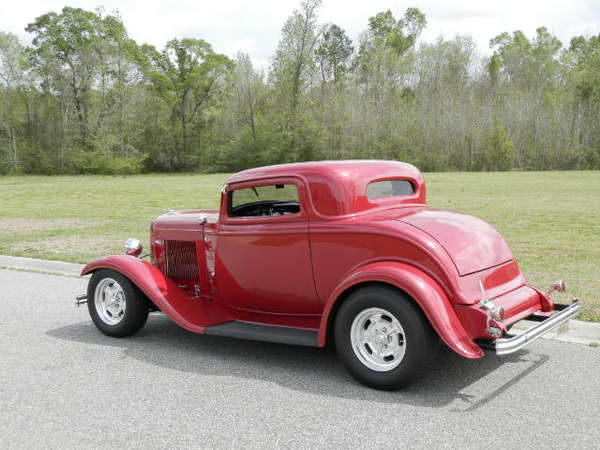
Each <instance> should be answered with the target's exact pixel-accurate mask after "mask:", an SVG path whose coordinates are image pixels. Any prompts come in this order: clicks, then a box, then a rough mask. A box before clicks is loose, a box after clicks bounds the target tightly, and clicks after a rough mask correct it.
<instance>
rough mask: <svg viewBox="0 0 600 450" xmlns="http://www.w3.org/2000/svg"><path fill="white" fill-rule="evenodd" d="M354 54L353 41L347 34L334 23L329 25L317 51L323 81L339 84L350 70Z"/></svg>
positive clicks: (324, 31)
mask: <svg viewBox="0 0 600 450" xmlns="http://www.w3.org/2000/svg"><path fill="white" fill-rule="evenodd" d="M353 52H354V47H352V40H351V39H350V38H349V37H348V36H347V35H346V32H345V31H344V30H343V29H341V28H340V27H339V26H337V25H335V24H333V23H332V24H329V25H327V26H326V27H325V28H324V30H323V33H322V34H321V37H320V39H319V41H318V45H317V49H316V50H315V55H316V58H317V62H318V64H319V68H320V70H321V78H322V80H323V81H324V82H325V81H331V80H333V81H334V82H335V83H339V82H340V81H341V79H342V77H343V76H344V75H345V74H346V72H347V71H348V70H349V68H350V57H351V56H352V53H353Z"/></svg>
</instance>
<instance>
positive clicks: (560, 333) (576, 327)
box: [0, 255, 600, 347]
mask: <svg viewBox="0 0 600 450" xmlns="http://www.w3.org/2000/svg"><path fill="white" fill-rule="evenodd" d="M83 267H84V266H83V264H73V263H66V262H62V261H47V260H43V259H34V258H23V257H20V256H6V255H0V269H11V270H23V271H27V272H38V273H46V274H50V275H60V276H67V277H79V274H80V273H81V270H82V269H83ZM533 325H535V322H527V321H522V322H519V323H518V324H516V325H515V326H514V328H515V329H517V330H526V329H527V328H530V327H532V326H533ZM543 338H544V339H554V340H557V341H563V342H573V343H577V344H584V345H591V346H598V347H600V322H584V321H582V320H570V321H569V322H567V323H566V324H564V325H562V326H561V327H559V328H558V329H556V330H552V331H550V332H548V333H546V334H545V335H544V336H543Z"/></svg>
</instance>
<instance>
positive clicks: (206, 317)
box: [81, 255, 225, 333]
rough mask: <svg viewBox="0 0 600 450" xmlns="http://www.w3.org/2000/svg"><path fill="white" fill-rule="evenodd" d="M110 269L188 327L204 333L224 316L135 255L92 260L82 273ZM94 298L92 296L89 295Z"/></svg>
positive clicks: (171, 316) (183, 326) (173, 318)
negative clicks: (206, 328)
mask: <svg viewBox="0 0 600 450" xmlns="http://www.w3.org/2000/svg"><path fill="white" fill-rule="evenodd" d="M98 269H111V270H114V271H115V272H119V273H120V274H122V275H124V276H126V277H127V278H128V279H129V280H130V281H131V282H132V283H133V284H135V285H136V286H137V287H138V288H139V289H140V290H141V291H142V292H143V293H144V294H146V296H147V297H148V298H149V299H150V300H152V301H153V302H154V304H155V305H156V306H158V307H159V308H160V309H161V310H162V311H163V312H164V313H165V314H166V315H167V316H169V317H170V318H171V319H172V320H173V321H174V322H175V323H177V324H178V325H179V326H181V327H182V328H185V329H186V330H189V331H193V332H195V333H203V332H204V328H205V327H207V326H209V325H214V324H215V323H221V322H223V321H224V320H225V319H224V318H223V317H222V316H221V315H220V314H218V313H217V311H216V309H215V308H211V307H208V306H207V305H206V300H203V299H201V298H197V297H190V296H189V295H188V294H187V293H186V292H185V291H184V290H183V289H181V288H180V287H179V286H178V285H177V283H176V282H175V281H174V280H172V279H171V278H169V277H167V276H166V275H165V274H164V273H162V272H161V271H160V270H159V269H158V268H156V266H154V265H152V264H150V263H148V262H146V261H142V260H141V259H138V258H136V257H134V256H127V255H114V256H106V257H104V258H100V259H97V260H95V261H92V262H91V263H89V264H88V265H87V266H85V267H84V268H83V271H82V272H81V275H87V274H90V273H92V272H94V271H96V270H98ZM90 301H92V299H90Z"/></svg>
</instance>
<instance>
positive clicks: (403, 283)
mask: <svg viewBox="0 0 600 450" xmlns="http://www.w3.org/2000/svg"><path fill="white" fill-rule="evenodd" d="M372 282H379V283H386V284H390V285H392V286H396V287H397V288H398V289H401V290H402V291H404V292H406V293H407V294H408V295H410V296H411V297H412V298H413V299H414V300H415V301H416V302H417V303H418V305H419V306H420V307H421V309H422V310H423V312H424V314H425V316H426V317H427V319H428V320H429V322H430V323H431V325H432V326H433V328H434V330H435V331H436V332H437V334H438V335H439V336H440V338H441V339H442V340H443V341H444V342H445V343H446V345H448V347H450V348H451V349H452V350H454V351H455V352H456V353H458V354H459V355H461V356H464V357H466V358H481V357H482V356H483V351H482V350H481V348H479V346H478V345H477V344H475V342H473V340H472V339H471V338H470V337H469V335H468V334H467V332H466V331H465V328H464V327H463V325H462V323H461V322H460V320H459V319H458V317H457V315H456V313H455V312H454V308H453V307H452V305H451V303H450V301H449V300H448V297H447V296H446V294H445V292H444V291H443V290H442V288H441V287H440V286H439V285H438V284H437V282H436V281H435V280H434V279H433V278H431V277H430V276H429V275H427V274H426V273H424V272H423V271H421V270H419V269H417V268H415V267H413V266H409V265H407V264H402V263H398V262H378V263H373V264H368V265H366V266H363V267H360V268H359V269H357V270H356V271H355V272H353V273H352V274H351V275H350V276H349V277H347V278H346V279H345V280H344V282H343V283H341V285H340V286H339V287H338V288H337V289H336V290H335V291H334V293H333V294H332V295H331V297H330V298H329V300H328V301H327V304H326V305H325V309H324V310H323V316H322V318H321V326H320V329H319V345H320V346H323V345H325V342H326V339H327V331H328V324H329V322H330V320H329V318H330V315H331V312H332V310H333V308H334V306H335V305H336V303H337V302H338V301H340V297H343V295H342V294H343V293H344V292H346V291H347V290H348V289H350V288H352V287H353V286H357V285H359V284H362V283H372Z"/></svg>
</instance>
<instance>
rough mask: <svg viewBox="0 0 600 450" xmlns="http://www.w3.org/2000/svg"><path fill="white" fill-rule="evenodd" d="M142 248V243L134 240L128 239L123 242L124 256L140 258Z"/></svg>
mask: <svg viewBox="0 0 600 450" xmlns="http://www.w3.org/2000/svg"><path fill="white" fill-rule="evenodd" d="M143 250H144V247H143V245H142V241H140V240H139V239H135V238H129V239H127V240H126V241H125V254H126V255H129V256H136V257H137V256H140V254H141V253H142V251H143Z"/></svg>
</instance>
